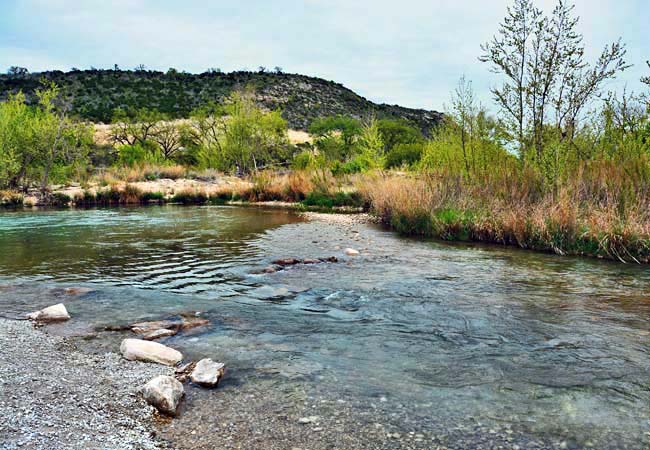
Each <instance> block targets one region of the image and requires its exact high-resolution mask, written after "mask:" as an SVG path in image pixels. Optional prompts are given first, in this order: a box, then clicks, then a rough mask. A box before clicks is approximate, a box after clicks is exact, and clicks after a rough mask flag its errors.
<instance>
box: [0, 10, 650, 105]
mask: <svg viewBox="0 0 650 450" xmlns="http://www.w3.org/2000/svg"><path fill="white" fill-rule="evenodd" d="M510 3H511V0H399V1H395V0H372V1H371V0H303V1H298V0H295V1H292V0H272V1H271V0H267V1H262V0H235V1H233V0H228V1H219V0H217V1H198V0H196V1H195V0H184V1H177V0H101V1H100V0H97V1H95V0H0V70H2V71H6V69H7V68H8V67H9V66H12V65H18V66H24V67H27V68H28V69H29V70H30V71H40V70H46V69H60V70H68V69H70V68H71V67H78V68H89V67H91V66H94V67H98V68H108V67H113V64H118V65H119V66H120V67H122V68H133V67H135V66H137V65H138V64H144V65H145V66H146V67H147V68H151V69H157V70H166V69H167V68H169V67H175V68H177V69H178V70H186V71H188V72H203V71H205V70H206V69H208V68H210V67H215V68H217V67H218V68H221V69H222V70H224V71H231V70H237V69H243V68H248V69H256V68H257V67H258V66H266V67H268V68H273V67H275V66H280V67H282V68H283V69H284V70H285V72H296V73H303V74H307V75H314V76H319V77H323V78H326V79H329V80H334V81H337V82H340V83H343V84H344V85H345V86H347V87H349V88H351V89H353V90H354V91H356V92H357V93H359V94H361V95H363V96H365V97H368V98H369V99H371V100H373V101H378V102H386V103H397V104H401V105H404V106H411V107H420V108H426V109H436V110H441V109H442V108H443V104H444V103H447V102H448V98H449V92H450V91H451V90H452V89H453V88H454V87H455V85H456V83H457V80H458V78H459V77H460V76H461V75H463V74H465V76H466V77H467V78H469V79H471V80H472V81H473V83H474V87H475V89H476V90H477V91H478V93H479V97H480V98H481V100H482V101H483V102H484V103H486V104H487V106H488V107H490V108H492V107H493V106H492V102H491V99H490V95H489V91H488V90H489V88H490V86H491V85H493V84H494V83H496V82H497V78H495V76H494V75H493V74H491V73H490V72H489V70H488V67H487V66H486V65H485V64H482V63H480V62H478V60H477V57H478V56H479V55H480V53H481V50H480V44H481V43H483V42H485V41H487V40H489V39H490V37H491V36H492V35H494V33H495V32H496V30H497V28H498V23H499V22H500V21H501V20H502V18H503V16H504V14H505V10H506V6H507V5H509V4H510ZM537 3H538V5H539V6H540V7H543V8H545V9H551V8H552V5H553V4H554V1H551V0H538V2H537ZM576 11H577V14H578V15H579V16H580V17H581V23H580V28H581V31H582V32H583V33H584V35H585V43H586V45H587V48H588V52H589V54H590V55H591V56H592V58H593V57H595V56H596V55H597V53H598V52H599V51H600V50H601V49H602V47H603V46H605V45H606V44H607V43H609V42H612V41H613V40H616V39H618V38H619V37H621V38H623V41H624V42H625V43H626V44H627V46H628V57H627V60H628V61H629V62H630V63H633V64H634V67H633V68H632V69H629V70H628V71H626V72H625V73H624V74H623V75H622V76H621V77H619V80H618V81H617V82H615V83H612V84H611V85H610V86H609V87H610V88H612V89H621V88H622V86H624V85H627V86H628V88H629V89H631V90H636V91H639V90H642V85H641V84H640V82H639V78H640V77H641V76H642V75H644V74H650V69H648V68H647V66H645V63H644V61H645V60H647V59H648V58H650V37H649V36H650V35H649V34H648V26H649V24H650V0H576Z"/></svg>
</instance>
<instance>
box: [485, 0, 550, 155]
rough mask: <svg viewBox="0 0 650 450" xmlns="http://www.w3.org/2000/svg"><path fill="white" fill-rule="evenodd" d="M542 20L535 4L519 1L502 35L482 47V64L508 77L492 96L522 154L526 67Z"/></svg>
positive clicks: (504, 25)
mask: <svg viewBox="0 0 650 450" xmlns="http://www.w3.org/2000/svg"><path fill="white" fill-rule="evenodd" d="M541 18H542V11H541V10H539V9H537V8H536V7H535V6H534V5H533V3H532V1H531V0H515V4H514V5H513V7H511V8H510V7H509V8H508V10H507V14H506V17H505V19H504V20H503V23H502V24H501V27H500V28H499V33H498V34H497V35H496V36H494V38H493V39H492V41H490V42H488V43H487V44H484V45H482V46H481V49H482V50H483V52H484V54H483V56H481V57H480V58H479V60H480V61H482V62H490V63H491V64H492V71H493V72H495V73H501V74H504V75H505V76H506V81H505V82H504V83H503V85H502V86H501V87H495V88H493V89H492V94H493V95H494V98H495V100H496V102H497V104H498V105H499V107H500V108H501V109H502V110H503V111H505V113H506V115H507V116H508V117H509V119H510V121H511V122H512V123H513V125H514V131H515V135H516V139H517V141H518V143H519V152H520V154H522V155H523V153H524V151H525V144H526V142H525V133H524V132H525V127H526V97H527V94H528V80H527V78H526V67H527V65H528V59H529V57H531V54H530V47H531V40H532V38H533V32H534V31H535V30H537V29H538V28H539V27H536V24H538V22H539V21H540V20H541Z"/></svg>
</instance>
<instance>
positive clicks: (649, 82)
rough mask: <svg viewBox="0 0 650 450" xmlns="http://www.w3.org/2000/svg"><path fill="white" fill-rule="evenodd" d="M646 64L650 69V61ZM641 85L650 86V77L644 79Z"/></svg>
mask: <svg viewBox="0 0 650 450" xmlns="http://www.w3.org/2000/svg"><path fill="white" fill-rule="evenodd" d="M646 64H647V65H648V67H649V68H650V61H647V62H646ZM641 83H645V84H647V85H648V86H650V76H647V77H643V78H641Z"/></svg>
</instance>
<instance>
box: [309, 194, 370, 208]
mask: <svg viewBox="0 0 650 450" xmlns="http://www.w3.org/2000/svg"><path fill="white" fill-rule="evenodd" d="M301 204H302V205H303V206H307V207H316V208H324V209H332V208H334V207H339V206H348V207H361V206H363V199H362V198H361V197H360V196H359V195H358V194H356V193H348V192H336V193H329V192H318V191H314V192H310V193H309V194H307V196H306V197H305V199H304V200H303V201H302V202H301Z"/></svg>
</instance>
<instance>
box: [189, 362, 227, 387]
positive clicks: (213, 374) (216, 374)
mask: <svg viewBox="0 0 650 450" xmlns="http://www.w3.org/2000/svg"><path fill="white" fill-rule="evenodd" d="M225 371H226V369H225V365H224V364H222V363H218V362H214V361H213V360H211V359H210V358H206V359H202V360H201V361H199V362H198V363H196V366H195V367H194V370H192V373H191V374H190V380H192V382H193V383H196V384H199V385H201V386H207V387H213V386H216V385H218V384H219V380H221V378H222V377H223V375H224V373H225Z"/></svg>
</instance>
